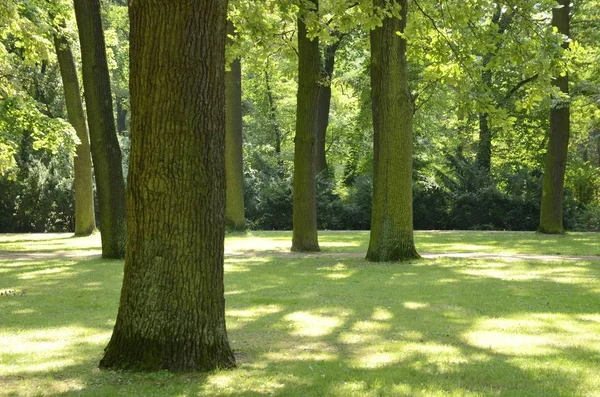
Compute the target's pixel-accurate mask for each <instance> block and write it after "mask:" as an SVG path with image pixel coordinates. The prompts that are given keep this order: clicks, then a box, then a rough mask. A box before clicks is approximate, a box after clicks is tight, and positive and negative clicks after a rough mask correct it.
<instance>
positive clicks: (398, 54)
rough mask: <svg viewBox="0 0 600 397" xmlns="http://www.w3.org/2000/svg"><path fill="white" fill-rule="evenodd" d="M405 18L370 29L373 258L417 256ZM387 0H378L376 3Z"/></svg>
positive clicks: (403, 2)
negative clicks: (399, 33) (372, 142)
mask: <svg viewBox="0 0 600 397" xmlns="http://www.w3.org/2000/svg"><path fill="white" fill-rule="evenodd" d="M394 1H395V2H397V3H399V4H400V6H401V7H402V12H401V15H402V19H397V18H385V19H384V20H383V26H381V27H378V28H376V29H375V30H373V31H371V97H372V102H373V131H374V150H375V157H374V170H373V171H374V172H373V210H372V218H371V238H370V241H369V250H368V252H367V259H368V260H370V261H374V262H383V261H397V260H409V259H415V258H418V257H419V255H418V254H417V251H416V250H415V244H414V238H413V211H412V152H413V142H412V141H413V138H412V118H413V111H412V102H411V98H410V92H409V90H408V71H407V64H406V40H405V39H403V38H402V37H401V36H400V35H398V34H397V32H404V28H405V27H406V16H407V0H394ZM385 3H386V0H374V1H373V4H374V5H375V6H383V5H385Z"/></svg>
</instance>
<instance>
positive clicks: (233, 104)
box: [225, 22, 246, 231]
mask: <svg viewBox="0 0 600 397" xmlns="http://www.w3.org/2000/svg"><path fill="white" fill-rule="evenodd" d="M227 31H228V34H230V35H233V34H235V31H234V26H233V24H232V23H231V22H228V23H227ZM229 66H230V70H229V71H227V72H225V102H226V105H225V117H226V120H227V121H226V132H225V175H226V178H227V179H226V186H227V201H226V206H225V223H226V225H227V227H228V228H229V229H231V230H235V231H242V230H245V229H246V217H245V215H244V164H243V150H242V143H243V142H242V125H243V123H242V65H241V62H240V60H239V58H238V59H235V60H234V61H233V62H231V64H230V65H229Z"/></svg>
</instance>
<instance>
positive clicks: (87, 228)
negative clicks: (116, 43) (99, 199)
mask: <svg viewBox="0 0 600 397" xmlns="http://www.w3.org/2000/svg"><path fill="white" fill-rule="evenodd" d="M54 48H55V50H56V57H57V59H58V66H59V68H60V75H61V77H62V82H63V91H64V94H65V103H66V105H67V114H68V115H69V122H70V123H71V125H72V126H73V128H74V129H75V132H76V133H77V137H78V138H79V145H77V147H76V148H75V158H74V159H73V163H74V169H75V172H74V174H75V178H74V185H75V235H76V236H89V235H90V234H92V233H93V232H94V230H95V229H96V216H95V214H94V188H93V183H92V157H91V153H90V140H89V137H88V130H87V124H86V121H85V114H84V112H83V105H82V103H81V96H80V93H81V92H80V90H79V78H78V77H77V68H76V66H75V61H74V60H73V53H72V52H71V45H70V43H69V41H68V40H67V39H66V38H65V37H64V36H62V35H58V34H55V35H54Z"/></svg>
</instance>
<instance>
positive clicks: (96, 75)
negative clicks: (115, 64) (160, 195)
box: [75, 0, 125, 258]
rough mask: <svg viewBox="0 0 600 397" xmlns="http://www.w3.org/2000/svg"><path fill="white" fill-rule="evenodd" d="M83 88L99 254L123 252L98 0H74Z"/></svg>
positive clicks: (121, 195) (121, 187)
mask: <svg viewBox="0 0 600 397" xmlns="http://www.w3.org/2000/svg"><path fill="white" fill-rule="evenodd" d="M75 16H76V17H77V27H78V30H79V41H80V43H81V64H82V75H83V89H84V94H85V104H86V110H87V117H88V125H89V128H90V140H91V149H92V158H93V160H94V173H95V175H96V191H97V194H98V204H99V207H100V234H101V238H102V256H103V257H105V258H123V257H124V255H125V183H124V180H123V168H122V165H121V148H120V147H119V141H118V140H117V133H116V131H115V120H114V115H113V108H112V98H111V93H110V79H109V75H108V66H107V63H106V46H105V43H104V32H103V31H102V21H101V17H100V0H75Z"/></svg>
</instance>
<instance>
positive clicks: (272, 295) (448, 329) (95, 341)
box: [0, 232, 600, 396]
mask: <svg viewBox="0 0 600 397" xmlns="http://www.w3.org/2000/svg"><path fill="white" fill-rule="evenodd" d="M429 236H431V237H429ZM460 236H469V240H468V241H469V245H471V246H472V245H477V244H479V245H481V246H486V247H488V248H486V249H487V250H488V252H490V253H494V252H505V251H504V250H503V249H502V247H503V244H506V251H507V252H516V253H531V254H548V253H552V251H558V250H560V251H561V253H564V254H569V255H586V254H587V255H589V254H590V253H594V252H598V251H597V249H598V247H599V244H598V240H599V238H598V237H599V236H598V235H594V234H581V235H579V234H577V235H569V236H567V237H566V238H562V239H561V238H554V239H555V240H554V241H556V243H552V244H550V243H548V244H546V243H544V241H551V240H538V237H539V236H536V235H531V234H523V235H521V238H520V239H518V238H516V237H519V236H518V234H513V233H511V234H510V235H498V234H486V233H483V234H479V233H448V234H445V233H435V234H434V233H418V234H417V240H418V242H419V244H420V247H422V248H420V249H421V250H422V251H425V249H426V248H425V247H429V248H427V250H430V251H432V252H433V251H435V250H439V252H449V251H453V250H454V249H458V247H462V248H463V249H464V250H465V251H468V247H466V246H465V245H464V243H461V242H460V238H459V237H460ZM62 237H64V236H58V238H55V237H53V238H52V239H49V240H46V241H41V240H40V239H41V237H38V238H36V241H32V240H31V239H29V237H27V236H21V237H16V236H11V237H10V238H11V239H12V240H13V241H11V242H6V239H7V237H6V236H0V250H6V249H7V247H10V250H21V251H24V250H26V249H29V250H44V249H46V250H49V249H51V248H52V247H54V249H58V250H60V251H69V250H72V251H76V250H81V249H82V248H81V247H82V246H90V247H91V246H95V247H97V245H94V244H95V243H93V239H92V241H91V242H90V241H87V240H86V241H83V240H85V239H83V240H82V241H80V240H79V239H67V238H62ZM285 237H286V235H282V234H281V233H273V232H271V233H267V232H265V233H256V234H254V235H253V236H249V237H240V236H235V237H229V238H228V242H227V247H228V248H229V249H230V250H232V251H236V250H237V251H243V252H246V253H247V254H246V255H241V256H229V257H227V259H226V264H225V266H226V280H225V282H226V299H227V324H228V329H229V335H230V340H231V344H232V346H233V348H234V349H235V351H236V353H237V356H238V364H239V367H238V369H236V370H232V371H223V372H215V373H211V374H205V375H200V374H183V375H182V374H176V375H173V374H169V373H166V372H161V373H155V374H132V373H126V372H109V371H98V370H97V369H96V366H97V363H98V361H99V359H100V357H101V355H102V349H103V348H104V346H105V345H106V343H107V342H108V338H109V337H110V333H111V329H112V326H113V324H114V318H115V315H116V309H117V305H118V298H119V292H120V283H121V278H122V267H123V263H122V261H107V260H102V259H99V258H95V259H88V260H85V259H77V258H61V259H54V260H49V259H43V260H40V259H34V260H23V261H12V260H4V261H0V292H2V291H7V290H14V291H16V292H17V293H18V294H17V295H16V296H13V295H9V296H0V395H19V396H21V395H73V394H75V395H77V394H83V395H98V396H112V395H130V396H171V395H173V396H192V395H206V396H261V395H283V396H288V395H291V396H353V395H355V396H379V395H386V396H397V395H408V396H414V395H416V396H418V395H423V396H430V395H439V396H442V395H444V396H446V395H456V396H462V395H469V396H470V395H484V396H487V395H514V396H527V395H531V396H556V395H559V396H597V395H600V298H599V294H600V263H599V262H598V261H580V260H571V261H560V260H559V261H552V262H546V261H526V260H523V261H507V260H504V259H502V258H496V259H480V260H476V259H474V260H465V259H452V258H437V259H427V260H422V261H417V262H412V263H405V264H377V265H374V264H371V263H368V262H366V261H364V260H362V259H361V258H354V257H345V258H336V257H333V256H323V257H315V258H308V259H307V258H286V257H281V256H280V255H278V254H277V251H278V250H280V247H283V248H281V249H285V247H286V246H287V245H286V244H289V240H285ZM19 239H20V240H26V241H22V242H15V241H14V240H19ZM28 239H29V240H28ZM365 239H366V234H364V233H323V234H322V237H321V240H322V246H323V248H324V250H325V252H326V253H327V252H337V251H341V252H359V251H360V250H361V249H363V247H364V246H365ZM498 241H499V242H498ZM507 241H509V242H510V245H508V244H507ZM550 246H554V247H556V246H559V247H560V248H559V249H554V248H549V247H550ZM547 247H548V248H547ZM254 249H267V250H271V251H273V252H272V255H271V256H268V255H260V256H253V255H252V250H254ZM536 249H537V250H536ZM481 251H484V252H485V250H481ZM248 252H250V253H249V254H248ZM22 290H26V291H27V292H26V293H25V295H22V296H21V295H20V294H19V293H20V291H22Z"/></svg>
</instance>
